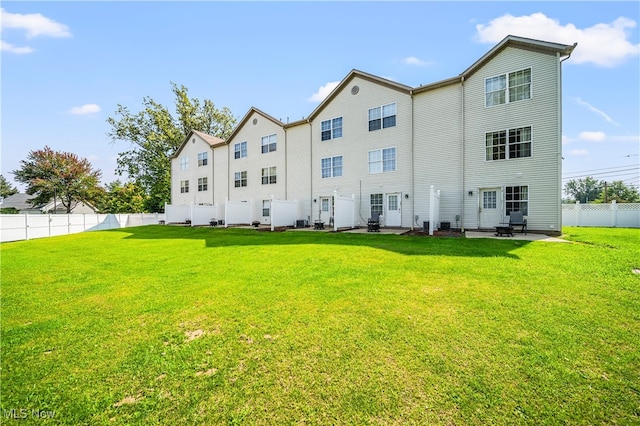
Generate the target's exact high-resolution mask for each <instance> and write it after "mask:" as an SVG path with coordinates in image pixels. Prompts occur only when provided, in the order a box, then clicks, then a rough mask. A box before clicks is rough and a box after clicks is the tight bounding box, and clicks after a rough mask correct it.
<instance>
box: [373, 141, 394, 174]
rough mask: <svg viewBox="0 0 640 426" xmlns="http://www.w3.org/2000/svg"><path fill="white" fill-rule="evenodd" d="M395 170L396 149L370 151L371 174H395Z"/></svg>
mask: <svg viewBox="0 0 640 426" xmlns="http://www.w3.org/2000/svg"><path fill="white" fill-rule="evenodd" d="M395 170H396V149H395V147H394V148H383V149H376V150H374V151H369V174H374V173H384V172H394V171H395Z"/></svg>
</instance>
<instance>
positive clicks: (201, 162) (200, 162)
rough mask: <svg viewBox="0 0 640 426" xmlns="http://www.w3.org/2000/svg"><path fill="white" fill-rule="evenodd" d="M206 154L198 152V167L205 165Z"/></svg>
mask: <svg viewBox="0 0 640 426" xmlns="http://www.w3.org/2000/svg"><path fill="white" fill-rule="evenodd" d="M207 157H208V156H207V152H199V153H198V167H202V166H206V165H207Z"/></svg>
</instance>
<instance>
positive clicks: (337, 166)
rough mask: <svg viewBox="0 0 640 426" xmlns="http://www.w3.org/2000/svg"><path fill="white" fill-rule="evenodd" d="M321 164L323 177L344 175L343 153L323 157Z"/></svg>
mask: <svg viewBox="0 0 640 426" xmlns="http://www.w3.org/2000/svg"><path fill="white" fill-rule="evenodd" d="M321 165H322V178H323V179H324V178H331V177H340V176H342V155H339V156H337V157H327V158H323V159H322V160H321Z"/></svg>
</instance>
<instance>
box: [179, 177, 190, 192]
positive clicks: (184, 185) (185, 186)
mask: <svg viewBox="0 0 640 426" xmlns="http://www.w3.org/2000/svg"><path fill="white" fill-rule="evenodd" d="M187 192H189V181H188V180H181V181H180V193H181V194H185V193H187Z"/></svg>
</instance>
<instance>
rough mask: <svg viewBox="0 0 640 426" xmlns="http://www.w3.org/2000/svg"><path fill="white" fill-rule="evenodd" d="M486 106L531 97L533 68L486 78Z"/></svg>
mask: <svg viewBox="0 0 640 426" xmlns="http://www.w3.org/2000/svg"><path fill="white" fill-rule="evenodd" d="M484 96H485V106H487V107H490V106H494V105H501V104H505V103H510V102H516V101H522V100H524V99H530V98H531V68H525V69H523V70H519V71H514V72H510V73H508V74H502V75H498V76H495V77H491V78H487V79H485V80H484Z"/></svg>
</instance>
